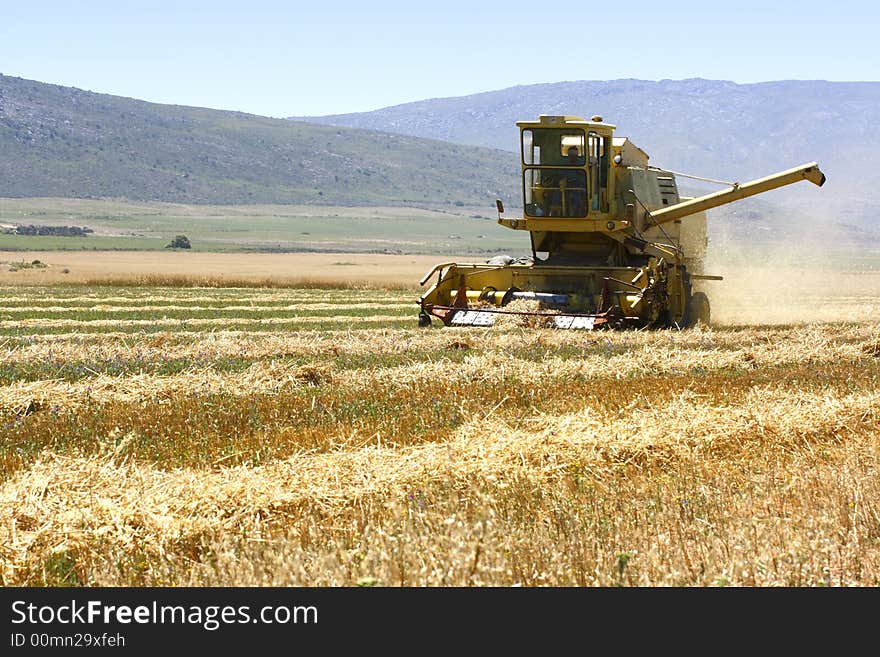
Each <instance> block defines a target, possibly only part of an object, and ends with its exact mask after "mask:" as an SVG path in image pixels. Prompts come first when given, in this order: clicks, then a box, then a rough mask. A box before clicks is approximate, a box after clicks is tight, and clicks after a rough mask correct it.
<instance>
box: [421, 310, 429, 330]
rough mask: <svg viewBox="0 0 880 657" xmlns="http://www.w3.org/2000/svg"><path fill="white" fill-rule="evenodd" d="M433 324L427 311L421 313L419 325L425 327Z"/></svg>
mask: <svg viewBox="0 0 880 657" xmlns="http://www.w3.org/2000/svg"><path fill="white" fill-rule="evenodd" d="M430 325H431V317H430V315H428V314H427V313H419V326H420V327H422V328H424V327H426V326H430Z"/></svg>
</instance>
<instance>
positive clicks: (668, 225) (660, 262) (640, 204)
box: [418, 115, 825, 329]
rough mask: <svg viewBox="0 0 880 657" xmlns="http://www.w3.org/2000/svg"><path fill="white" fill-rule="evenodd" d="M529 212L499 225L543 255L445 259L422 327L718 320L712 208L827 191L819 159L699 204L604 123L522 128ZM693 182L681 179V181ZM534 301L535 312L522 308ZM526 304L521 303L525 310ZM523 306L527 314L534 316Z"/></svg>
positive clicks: (543, 120) (553, 119)
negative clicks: (713, 308) (784, 191)
mask: <svg viewBox="0 0 880 657" xmlns="http://www.w3.org/2000/svg"><path fill="white" fill-rule="evenodd" d="M517 126H519V129H520V137H521V144H522V185H523V209H524V212H523V216H522V217H515V218H514V217H505V216H503V214H504V207H503V205H502V203H501V201H500V200H499V201H497V202H496V205H497V208H498V223H499V224H501V225H502V226H506V227H507V228H511V229H513V230H525V231H528V232H529V234H530V236H531V241H532V255H531V257H525V258H520V259H516V260H515V259H513V258H510V257H507V256H502V257H500V258H498V259H492V260H489V261H488V262H486V263H480V264H476V263H474V264H465V263H451V262H447V263H442V264H438V265H437V266H435V267H434V268H433V269H432V270H431V271H430V272H428V273H427V274H426V275H425V277H424V278H423V279H422V280H421V284H422V285H425V284H427V283H428V282H429V281H430V280H432V278H433V277H434V275H435V274H436V280H435V282H434V283H433V284H431V286H430V288H429V289H428V290H427V291H426V292H425V293H424V294H423V295H422V296H421V298H420V299H419V301H418V303H419V306H420V310H419V325H420V326H428V325H430V324H431V318H432V317H436V318H439V319H441V320H442V321H443V323H444V324H445V325H447V326H491V325H492V324H494V323H495V320H496V319H497V318H498V317H499V316H500V315H505V314H510V315H520V316H526V317H529V316H531V317H532V319H533V322H532V325H539V326H550V327H557V328H583V329H594V328H600V327H607V328H624V327H657V328H660V327H671V326H678V327H689V326H693V325H694V324H696V323H697V322H703V323H706V324H708V322H709V318H710V310H709V299H708V297H707V296H706V294H705V293H704V292H695V291H694V290H693V282H694V281H695V280H721V277H720V276H709V275H706V274H705V273H704V272H703V258H704V256H705V250H706V244H707V240H706V214H705V212H706V210H709V209H711V208H714V207H717V206H719V205H723V204H726V203H731V202H733V201H737V200H739V199H743V198H746V197H749V196H753V195H755V194H761V193H763V192H766V191H769V190H772V189H776V188H778V187H782V186H784V185H789V184H791V183H795V182H798V181H801V180H809V181H810V182H812V183H814V184H816V185H819V186H822V184H824V182H825V175H824V174H823V173H822V172H821V171H820V170H819V167H818V165H817V164H816V163H815V162H811V163H809V164H804V165H802V166H799V167H795V168H793V169H789V170H787V171H781V172H779V173H775V174H773V175H770V176H767V177H765V178H759V179H757V180H753V181H750V182H747V183H742V184H740V183H734V184H733V185H732V186H730V187H729V188H728V189H724V190H722V191H719V192H715V193H712V194H707V195H705V196H700V197H697V198H685V197H682V196H679V193H678V186H677V184H676V179H675V174H674V173H673V172H671V171H664V170H662V169H658V168H656V167H652V166H649V165H648V155H647V154H646V153H645V152H644V151H642V150H641V149H640V148H638V147H637V146H636V145H635V144H633V143H632V142H631V141H630V140H629V139H627V138H618V137H615V136H614V128H615V126H613V125H611V124H609V123H605V122H604V121H603V120H602V117H600V116H594V117H592V119H590V120H589V121H587V120H585V119H582V118H580V117H576V116H548V115H541V116H540V117H539V118H538V120H537V121H520V122H518V123H517ZM680 175H681V174H680ZM517 300H530V301H532V303H531V304H522V303H520V304H512V305H508V304H511V302H514V301H517ZM517 306H520V307H519V308H518V309H517V308H516V307H517ZM523 306H526V308H525V309H523Z"/></svg>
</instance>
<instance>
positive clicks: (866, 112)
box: [0, 75, 880, 235]
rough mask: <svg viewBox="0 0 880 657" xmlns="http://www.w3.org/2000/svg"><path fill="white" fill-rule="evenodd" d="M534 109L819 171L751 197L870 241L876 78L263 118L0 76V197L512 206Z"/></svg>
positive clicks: (532, 91)
mask: <svg viewBox="0 0 880 657" xmlns="http://www.w3.org/2000/svg"><path fill="white" fill-rule="evenodd" d="M539 114H573V115H578V116H584V117H590V116H593V115H601V116H602V117H603V118H604V120H605V121H606V122H609V123H612V124H615V125H616V126H617V131H616V134H618V135H620V136H627V137H629V138H630V139H632V140H633V141H634V142H635V143H636V144H637V145H638V146H640V147H641V148H642V149H643V150H645V151H646V152H647V153H648V154H649V155H650V158H651V159H650V162H651V164H653V165H656V166H661V167H664V168H668V169H670V170H673V171H677V172H681V173H685V174H693V175H695V176H698V177H708V178H712V179H719V180H727V181H745V180H750V179H753V178H757V177H762V176H764V175H767V174H769V173H773V172H775V171H779V170H783V169H787V168H789V167H792V166H795V165H798V164H802V163H806V162H810V161H818V162H819V165H820V167H821V168H822V170H823V171H824V172H825V174H826V175H827V176H828V182H827V183H826V185H825V186H824V187H823V188H822V190H821V191H820V193H812V192H813V190H810V192H811V193H807V192H806V191H805V190H804V189H802V188H801V187H802V186H801V185H792V186H790V187H788V188H785V189H780V190H775V191H773V192H770V193H768V194H766V195H763V196H761V197H760V199H762V200H763V201H769V202H772V203H775V204H783V205H786V204H787V207H788V206H790V207H792V208H795V209H796V211H797V212H798V213H806V214H808V215H810V216H812V217H814V218H817V219H818V220H821V221H827V222H830V223H834V224H836V225H842V226H844V227H852V228H853V229H854V230H857V231H867V232H868V233H870V234H872V235H873V234H875V233H876V227H875V223H874V222H875V219H874V218H875V217H876V216H877V213H878V211H880V197H878V192H877V190H878V189H880V168H878V167H874V166H873V156H874V154H875V153H877V152H878V151H880V130H878V129H877V126H878V125H880V83H877V82H826V81H778V82H765V83H758V84H736V83H733V82H729V81H719V80H704V79H688V80H660V81H645V80H636V79H623V80H608V81H575V82H556V83H547V84H536V85H526V86H517V87H511V88H507V89H501V90H496V91H489V92H485V93H480V94H474V95H470V96H463V97H455V98H437V99H428V100H423V101H419V102H415V103H406V104H402V105H396V106H393V107H387V108H384V109H380V110H376V111H372V112H363V113H355V114H337V115H332V116H308V117H306V116H299V117H290V118H289V119H273V118H267V117H261V116H256V115H253V114H245V113H241V112H231V111H223V110H213V109H206V108H197V107H185V106H179V105H162V104H156V103H149V102H145V101H141V100H137V99H132V98H123V97H119V96H112V95H108V94H100V93H93V92H90V91H83V90H81V89H76V88H72V87H62V86H58V85H52V84H47V83H43V82H36V81H31V80H25V79H22V78H17V77H11V76H5V75H0V197H4V196H6V197H29V196H30V197H41V196H54V197H74V198H120V199H130V200H139V201H169V202H182V203H193V204H207V203H211V204H259V203H298V204H319V205H334V204H338V205H367V206H369V205H398V206H432V205H433V206H438V205H439V206H442V205H450V204H455V205H463V204H466V205H475V206H480V207H485V208H487V209H488V208H491V207H493V205H494V200H495V198H501V199H502V200H504V201H505V203H506V204H510V205H511V206H513V207H515V206H516V205H517V204H518V203H519V188H520V186H519V181H518V176H519V174H518V170H519V165H518V163H517V160H518V155H517V149H518V143H517V140H518V131H517V129H516V125H515V124H516V121H518V120H523V119H534V118H535V117H537V116H538V115H539ZM680 186H681V187H683V188H684V190H685V192H686V193H701V192H702V191H712V190H714V189H716V188H717V186H715V187H712V186H708V185H706V183H704V182H702V181H699V180H692V179H682V181H681V182H680ZM742 203H743V204H746V203H748V201H743V202H742ZM745 207H748V206H745ZM753 207H758V206H753ZM847 230H848V229H847ZM794 232H795V233H797V228H795V230H794Z"/></svg>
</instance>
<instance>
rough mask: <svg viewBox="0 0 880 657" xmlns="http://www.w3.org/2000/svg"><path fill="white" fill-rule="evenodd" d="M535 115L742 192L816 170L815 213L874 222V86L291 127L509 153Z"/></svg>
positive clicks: (594, 93) (448, 101)
mask: <svg viewBox="0 0 880 657" xmlns="http://www.w3.org/2000/svg"><path fill="white" fill-rule="evenodd" d="M539 114H574V115H577V116H584V117H590V116H592V115H594V114H599V115H601V116H603V117H604V118H605V120H606V121H608V122H610V123H613V124H615V125H617V128H618V130H617V134H619V135H623V136H628V137H630V138H631V139H632V140H633V141H634V142H635V143H636V144H638V145H639V146H641V147H642V148H643V149H644V150H645V151H646V152H647V153H648V154H649V155H650V157H651V163H652V164H654V165H657V166H661V167H666V168H669V169H672V170H674V171H682V172H686V173H692V174H696V175H700V176H707V177H710V178H716V179H721V180H730V181H735V180H739V181H744V180H749V179H752V178H757V177H761V176H763V175H767V174H769V173H772V172H775V171H779V170H782V169H787V168H789V167H792V166H796V165H798V164H802V163H805V162H810V161H813V160H815V161H818V162H819V164H820V166H821V167H822V169H823V171H825V173H826V174H827V176H828V183H827V184H826V185H825V187H824V188H823V190H822V193H821V195H819V194H810V195H808V196H806V198H807V199H808V201H807V203H808V204H809V205H810V206H812V208H811V209H812V211H814V212H816V213H818V214H824V215H826V216H827V215H828V214H829V213H835V217H841V218H842V217H844V214H843V211H842V208H845V213H846V215H845V217H846V220H847V221H852V220H853V219H855V220H856V221H857V222H860V223H862V224H863V225H868V224H869V223H870V225H871V226H873V218H874V217H875V216H876V215H877V212H878V211H880V197H878V193H877V191H876V190H877V189H878V188H880V169H878V168H877V167H875V166H874V158H875V155H876V153H878V152H880V130H877V125H880V83H878V82H825V81H779V82H765V83H760V84H735V83H733V82H726V81H717V80H703V79H690V80H661V81H659V82H654V81H645V80H609V81H579V82H558V83H552V84H537V85H528V86H517V87H512V88H508V89H502V90H498V91H491V92H487V93H481V94H475V95H471V96H463V97H456V98H438V99H431V100H424V101H419V102H415V103H407V104H404V105H397V106H394V107H387V108H384V109H380V110H377V111H374V112H365V113H358V114H341V115H334V116H322V117H298V118H299V119H300V120H306V121H311V122H315V123H322V124H331V125H338V126H349V127H358V128H368V129H372V130H389V131H394V132H399V133H401V134H409V135H418V136H420V137H430V138H433V139H443V140H448V141H451V142H456V143H461V144H471V145H477V146H485V147H490V148H501V149H506V150H509V151H516V150H517V148H518V145H517V138H518V137H517V130H516V126H515V123H516V121H517V120H524V119H530V118H534V117H537V116H538V115H539ZM766 198H768V199H770V198H772V199H775V200H785V201H787V202H792V203H795V204H801V205H802V199H803V198H805V197H804V196H803V194H802V190H800V189H797V188H789V189H787V190H778V191H775V192H773V193H772V194H771V195H770V196H767V197H766ZM806 209H807V210H810V208H806Z"/></svg>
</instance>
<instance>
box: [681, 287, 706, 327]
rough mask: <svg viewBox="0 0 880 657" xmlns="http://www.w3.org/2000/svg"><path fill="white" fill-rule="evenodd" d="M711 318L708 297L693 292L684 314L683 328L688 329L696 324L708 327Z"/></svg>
mask: <svg viewBox="0 0 880 657" xmlns="http://www.w3.org/2000/svg"><path fill="white" fill-rule="evenodd" d="M710 318H711V309H710V307H709V297H707V296H706V293H705V292H694V293H693V294H692V295H691V298H690V301H688V307H687V312H686V313H685V326H686V327H688V328H690V327H692V326H696V325H697V323H700V324H704V325H705V326H709V320H710Z"/></svg>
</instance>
